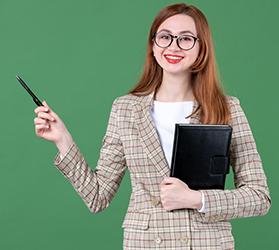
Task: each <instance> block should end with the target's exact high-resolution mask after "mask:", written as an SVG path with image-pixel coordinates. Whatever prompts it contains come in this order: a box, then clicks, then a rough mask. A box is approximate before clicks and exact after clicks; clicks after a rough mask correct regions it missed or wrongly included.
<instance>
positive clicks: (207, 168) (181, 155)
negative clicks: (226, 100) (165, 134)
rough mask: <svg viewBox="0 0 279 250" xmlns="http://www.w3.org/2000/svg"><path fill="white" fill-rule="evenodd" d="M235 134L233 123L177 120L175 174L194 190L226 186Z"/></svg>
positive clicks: (173, 168)
mask: <svg viewBox="0 0 279 250" xmlns="http://www.w3.org/2000/svg"><path fill="white" fill-rule="evenodd" d="M231 135H232V128H231V126H229V125H193V124H176V125H175V136H174V144H173V155H172V164H171V177H176V178H179V179H180V180H182V181H184V182H185V183H186V184H187V185H188V186H189V188H191V189H194V190H199V189H224V187H225V179H226V174H228V173H229V167H230V156H229V151H230V143H231Z"/></svg>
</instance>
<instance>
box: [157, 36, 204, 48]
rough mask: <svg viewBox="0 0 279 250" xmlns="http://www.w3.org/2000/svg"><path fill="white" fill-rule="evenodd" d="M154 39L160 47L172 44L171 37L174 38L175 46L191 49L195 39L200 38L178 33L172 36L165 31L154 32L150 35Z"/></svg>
mask: <svg viewBox="0 0 279 250" xmlns="http://www.w3.org/2000/svg"><path fill="white" fill-rule="evenodd" d="M152 38H153V39H154V41H155V44H156V45H157V46H159V47H160V48H167V47H169V46H170V45H171V44H172V41H173V38H176V43H177V46H178V47H179V48H180V49H182V50H190V49H192V48H193V47H194V46H195V44H196V41H197V40H200V39H199V38H197V37H194V36H191V35H180V36H173V35H171V34H169V33H166V32H159V33H155V34H154V35H153V37H152Z"/></svg>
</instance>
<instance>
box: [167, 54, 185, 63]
mask: <svg viewBox="0 0 279 250" xmlns="http://www.w3.org/2000/svg"><path fill="white" fill-rule="evenodd" d="M164 57H165V59H166V60H167V62H169V63H179V62H180V61H181V60H183V58H184V57H183V56H179V55H171V54H166V55H164Z"/></svg>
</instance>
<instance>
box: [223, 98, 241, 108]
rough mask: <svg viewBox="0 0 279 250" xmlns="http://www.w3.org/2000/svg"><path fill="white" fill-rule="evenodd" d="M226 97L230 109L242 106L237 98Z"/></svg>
mask: <svg viewBox="0 0 279 250" xmlns="http://www.w3.org/2000/svg"><path fill="white" fill-rule="evenodd" d="M225 97H226V101H227V103H228V105H229V107H230V108H231V107H234V106H239V105H240V102H239V100H238V98H236V97H234V96H228V95H226V96H225Z"/></svg>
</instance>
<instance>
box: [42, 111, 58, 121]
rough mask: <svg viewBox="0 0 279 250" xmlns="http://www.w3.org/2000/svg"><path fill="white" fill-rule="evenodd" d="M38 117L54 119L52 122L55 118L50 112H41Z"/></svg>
mask: <svg viewBox="0 0 279 250" xmlns="http://www.w3.org/2000/svg"><path fill="white" fill-rule="evenodd" d="M38 117H39V118H42V119H45V120H49V121H52V122H53V121H54V120H55V119H54V117H53V116H52V115H50V114H49V113H46V112H39V113H38Z"/></svg>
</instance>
